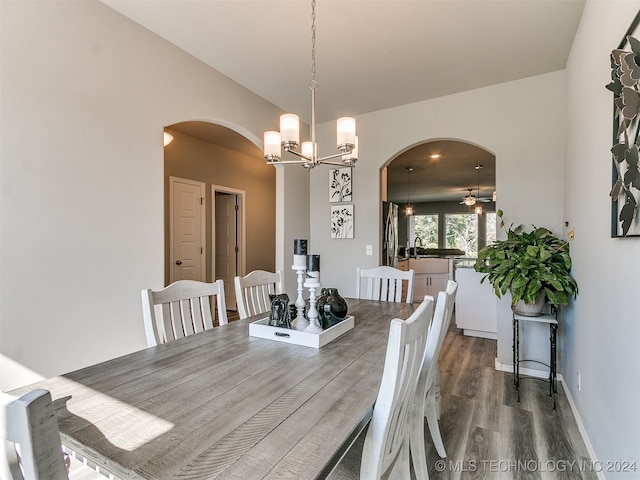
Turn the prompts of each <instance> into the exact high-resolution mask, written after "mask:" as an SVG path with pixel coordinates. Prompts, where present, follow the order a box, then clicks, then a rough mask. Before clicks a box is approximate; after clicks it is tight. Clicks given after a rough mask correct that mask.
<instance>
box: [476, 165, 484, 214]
mask: <svg viewBox="0 0 640 480" xmlns="http://www.w3.org/2000/svg"><path fill="white" fill-rule="evenodd" d="M481 169H482V165H476V170H477V171H478V193H477V197H476V199H477V202H478V203H477V205H476V208H475V213H476V215H482V214H483V213H484V209H483V208H482V205H480V170H481Z"/></svg>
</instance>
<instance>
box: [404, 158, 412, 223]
mask: <svg viewBox="0 0 640 480" xmlns="http://www.w3.org/2000/svg"><path fill="white" fill-rule="evenodd" d="M407 172H408V175H409V182H408V184H407V185H408V186H407V208H405V209H404V213H405V214H406V215H407V216H411V215H413V207H412V206H411V172H413V167H407Z"/></svg>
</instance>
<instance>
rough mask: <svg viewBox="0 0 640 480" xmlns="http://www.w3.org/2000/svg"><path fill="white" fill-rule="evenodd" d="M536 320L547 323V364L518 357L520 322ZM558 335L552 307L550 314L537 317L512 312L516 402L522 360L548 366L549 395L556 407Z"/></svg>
mask: <svg viewBox="0 0 640 480" xmlns="http://www.w3.org/2000/svg"><path fill="white" fill-rule="evenodd" d="M523 321H524V322H537V323H546V324H548V325H549V364H546V363H544V362H541V361H539V360H527V359H521V358H520V322H523ZM557 336H558V310H557V309H556V308H552V310H551V314H544V315H540V316H538V317H529V316H525V315H519V314H517V313H515V312H514V314H513V373H514V375H513V384H514V386H515V387H516V392H518V403H520V364H521V363H523V362H535V363H539V364H541V365H544V366H545V367H548V368H549V396H550V397H552V398H553V409H554V410H555V409H556V394H557V393H558V379H557V370H556V361H557V358H556V357H557V354H556V345H557V344H556V341H557Z"/></svg>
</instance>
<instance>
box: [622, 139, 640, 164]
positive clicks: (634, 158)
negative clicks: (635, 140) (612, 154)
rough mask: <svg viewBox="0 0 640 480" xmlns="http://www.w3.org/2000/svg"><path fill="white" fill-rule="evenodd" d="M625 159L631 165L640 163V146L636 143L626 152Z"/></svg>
mask: <svg viewBox="0 0 640 480" xmlns="http://www.w3.org/2000/svg"><path fill="white" fill-rule="evenodd" d="M624 159H625V160H626V161H627V163H628V164H629V165H634V166H635V165H638V146H637V145H635V144H634V145H633V146H632V147H631V148H629V150H627V151H626V152H625V154H624Z"/></svg>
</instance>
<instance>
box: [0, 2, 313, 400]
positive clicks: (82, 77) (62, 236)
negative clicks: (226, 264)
mask: <svg viewBox="0 0 640 480" xmlns="http://www.w3.org/2000/svg"><path fill="white" fill-rule="evenodd" d="M0 8H1V15H0V16H1V22H2V23H1V45H2V47H1V48H2V50H1V57H0V62H1V64H2V70H1V79H0V80H1V86H2V89H1V93H0V95H1V97H0V100H1V103H2V109H1V115H2V118H1V127H0V128H1V129H0V144H1V147H0V148H1V150H0V155H1V156H0V161H1V172H2V177H1V179H0V182H1V193H0V195H1V197H0V198H1V204H0V228H1V236H0V242H1V243H0V265H1V270H0V295H1V298H0V388H2V389H5V390H6V389H10V388H13V387H16V386H19V385H23V384H25V383H28V382H31V381H33V380H34V379H35V378H39V377H41V376H43V377H49V376H52V375H56V374H60V373H64V372H67V371H70V370H73V369H77V368H80V367H82V366H85V365H89V364H94V363H97V362H99V361H102V360H105V359H108V358H112V357H115V356H118V355H122V354H126V353H128V352H131V351H134V350H138V349H141V348H144V347H145V346H146V343H145V336H144V331H143V327H142V313H141V307H140V290H141V289H142V288H149V287H151V288H158V287H161V286H163V284H164V281H163V274H164V260H163V259H164V257H163V236H164V233H163V215H164V213H163V183H162V181H163V180H162V179H163V147H162V131H163V127H164V126H166V125H171V124H174V123H177V122H181V121H186V120H205V121H212V122H216V123H222V124H224V125H226V126H229V127H230V128H233V129H235V130H237V131H239V132H240V133H242V134H243V135H245V136H246V137H247V138H249V140H251V141H253V142H254V143H256V144H257V145H261V140H260V139H261V135H262V132H263V131H264V130H265V129H268V128H274V127H276V125H277V122H278V116H279V114H280V111H279V110H278V109H277V108H276V107H274V106H273V105H271V104H269V103H268V102H266V101H265V100H263V99H261V98H260V97H257V96H256V95H254V94H252V93H251V92H249V91H247V90H246V89H244V88H242V87H240V86H239V85H237V84H235V83H233V82H231V81H230V80H229V79H228V78H226V77H224V76H223V75H221V74H219V73H218V72H216V71H214V70H212V69H210V68H209V67H207V66H205V65H204V64H203V63H201V62H199V61H196V60H195V59H194V58H193V57H191V56H189V55H186V54H185V53H184V52H182V51H181V50H179V49H177V48H176V47H174V46H172V45H171V44H169V43H168V42H166V41H165V40H163V39H161V38H160V37H158V36H156V35H154V34H152V33H150V32H149V31H148V30H146V29H144V28H142V27H141V26H139V25H137V24H135V23H133V22H131V21H130V20H128V19H126V18H125V17H123V16H121V15H120V14H118V13H116V12H114V11H113V10H111V9H110V8H108V7H107V6H105V5H104V4H102V3H100V2H97V1H94V0H89V1H82V2H58V1H50V2H12V1H2V2H0ZM281 187H283V188H286V185H281ZM285 193H286V191H285ZM299 202H300V203H299V206H298V208H299V209H300V208H301V209H303V210H304V206H305V205H308V204H307V203H306V202H307V199H306V198H304V197H303V198H300V199H299ZM288 213H289V216H288V217H287V221H288V222H293V223H295V222H296V221H297V220H298V219H297V218H296V217H295V215H297V214H298V212H297V211H290V212H288ZM304 218H306V211H305V214H304V215H303V219H304ZM301 225H304V220H302V223H301ZM302 234H305V235H306V234H308V230H307V231H306V232H302V233H301V235H302ZM279 255H280V256H282V253H281V252H280V253H279Z"/></svg>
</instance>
